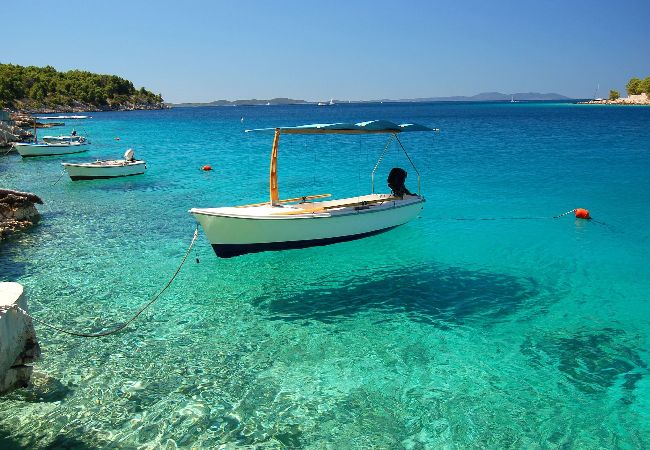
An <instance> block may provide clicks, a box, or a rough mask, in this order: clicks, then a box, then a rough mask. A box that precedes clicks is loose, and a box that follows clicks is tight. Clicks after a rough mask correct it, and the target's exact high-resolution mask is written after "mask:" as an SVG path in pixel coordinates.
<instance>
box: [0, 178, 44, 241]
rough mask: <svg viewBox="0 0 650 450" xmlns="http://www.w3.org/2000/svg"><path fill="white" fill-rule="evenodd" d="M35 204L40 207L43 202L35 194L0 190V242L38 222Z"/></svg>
mask: <svg viewBox="0 0 650 450" xmlns="http://www.w3.org/2000/svg"><path fill="white" fill-rule="evenodd" d="M36 204H39V205H42V204H43V200H41V198H40V197H39V196H37V195H35V194H31V193H29V192H21V191H14V190H11V189H0V242H2V241H3V240H4V239H7V238H8V237H10V236H11V235H13V234H14V233H17V232H20V231H23V230H26V229H27V228H30V227H32V226H33V225H35V224H36V223H37V222H38V221H39V219H40V218H41V215H40V214H39V212H38V210H37V209H36Z"/></svg>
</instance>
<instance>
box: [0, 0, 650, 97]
mask: <svg viewBox="0 0 650 450" xmlns="http://www.w3.org/2000/svg"><path fill="white" fill-rule="evenodd" d="M3 3H4V4H3V5H2V8H0V10H1V12H2V14H1V15H2V17H3V18H2V23H3V27H2V36H3V37H2V41H3V43H2V44H0V62H3V63H14V64H21V65H38V66H44V65H48V64H49V65H52V66H54V67H55V68H57V69H58V70H69V69H74V68H78V69H83V70H89V71H92V72H99V73H111V74H116V75H120V76H123V77H125V78H128V79H130V80H131V81H133V82H134V84H135V85H136V87H139V86H145V87H147V88H148V89H151V90H153V91H154V92H156V93H158V92H159V93H162V94H163V97H164V98H165V100H167V101H171V102H182V101H212V100H217V99H231V100H232V99H238V98H272V97H291V98H299V99H306V100H325V99H330V98H336V99H351V100H365V99H379V98H394V99H397V98H415V97H432V96H447V95H473V94H476V93H479V92H485V91H499V92H504V93H513V92H529V91H536V92H557V93H560V94H564V95H567V96H571V97H585V98H586V97H591V96H593V94H594V91H595V89H596V85H597V84H600V93H599V95H600V96H606V95H607V93H608V91H609V89H611V88H614V89H618V90H620V91H621V92H623V91H624V88H625V84H626V82H627V81H628V80H629V78H631V77H632V76H639V77H646V76H650V59H649V58H648V44H649V43H650V22H649V19H648V18H649V17H650V1H648V0H634V1H633V0H622V1H618V2H611V1H610V2H605V1H599V0H595V1H583V0H579V1H571V0H564V1H559V0H557V1H556V0H538V1H525V0H519V1H512V0H504V1H497V0H493V1H489V0H483V1H475V0H470V1H460V0H458V1H451V0H449V1H433V0H432V1H411V2H406V1H404V2H396V1H390V2H389V1H382V0H375V1H352V0H348V1H342V0H341V1H338V0H330V1H327V2H324V1H319V2H316V1H310V0H302V1H281V0H276V1H236V0H231V1H212V2H209V1H192V0H185V1H179V0H176V1H167V0H159V1H157V2H153V1H152V2H145V1H138V0H131V1H122V0H117V1H115V0H112V1H94V0H88V1H51V0H50V1H29V0H22V1H8V0H5V1H4V2H3ZM8 18H10V19H8Z"/></svg>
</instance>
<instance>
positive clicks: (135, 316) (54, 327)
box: [4, 225, 199, 338]
mask: <svg viewBox="0 0 650 450" xmlns="http://www.w3.org/2000/svg"><path fill="white" fill-rule="evenodd" d="M198 236H199V227H198V225H197V227H196V230H194V236H193V237H192V242H190V246H189V247H188V248H187V251H186V252H185V256H183V259H182V260H181V263H180V264H179V265H178V267H177V268H176V271H175V272H174V275H172V277H171V278H170V279H169V281H167V284H165V286H164V287H163V288H162V289H161V290H160V292H158V293H157V294H155V295H154V296H153V297H151V299H150V300H149V301H148V302H147V303H145V304H144V305H142V306H141V307H140V309H138V311H137V312H136V313H135V314H134V315H133V317H131V318H130V319H129V320H128V321H127V322H125V323H123V324H122V325H120V326H118V327H117V328H115V329H113V330H109V331H103V332H101V333H81V332H77V331H70V330H64V329H63V328H60V327H57V326H56V325H52V324H50V323H48V322H46V321H44V320H42V319H38V318H36V317H34V316H32V315H31V314H29V313H28V312H27V311H25V310H24V309H23V308H21V307H20V306H18V305H13V306H10V307H8V308H4V309H12V308H15V309H17V310H18V311H20V312H21V313H23V314H24V315H26V316H27V317H29V318H30V319H32V320H34V321H36V322H38V323H40V324H41V325H44V326H46V327H47V328H50V329H52V330H55V331H58V332H59V333H64V334H69V335H71V336H77V337H87V338H97V337H104V336H109V335H111V334H115V333H118V332H120V331H122V330H123V329H124V328H126V327H127V326H128V325H129V324H130V323H131V322H133V321H134V320H135V319H137V318H138V316H140V314H142V313H143V312H144V311H145V310H146V309H147V308H149V307H150V306H151V305H152V304H153V303H154V302H155V301H156V300H158V298H160V296H161V295H162V294H163V292H165V291H166V290H167V288H168V287H169V286H171V284H172V283H173V282H174V279H175V278H176V275H178V273H179V272H180V271H181V268H182V267H183V265H184V264H185V261H186V260H187V257H188V256H189V255H190V252H191V251H192V247H194V243H195V242H196V239H197V238H198Z"/></svg>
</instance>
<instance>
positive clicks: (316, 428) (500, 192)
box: [0, 103, 650, 449]
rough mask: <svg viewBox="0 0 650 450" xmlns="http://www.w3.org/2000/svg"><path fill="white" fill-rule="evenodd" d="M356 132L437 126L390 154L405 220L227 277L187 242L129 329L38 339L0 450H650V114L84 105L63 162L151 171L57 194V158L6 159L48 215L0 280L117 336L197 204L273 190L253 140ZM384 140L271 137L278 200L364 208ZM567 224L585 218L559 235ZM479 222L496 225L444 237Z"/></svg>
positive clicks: (7, 254)
mask: <svg viewBox="0 0 650 450" xmlns="http://www.w3.org/2000/svg"><path fill="white" fill-rule="evenodd" d="M242 118H243V122H242V121H241V119H242ZM371 119H387V120H393V121H397V122H418V123H423V124H426V125H429V126H433V127H439V128H441V131H440V133H436V134H435V135H434V134H431V133H411V134H408V135H403V137H402V138H401V139H402V142H403V143H404V144H405V146H406V147H407V148H408V149H409V150H410V152H411V156H412V158H413V160H414V161H415V163H416V164H417V166H418V168H419V170H420V173H421V174H422V192H423V194H424V195H425V197H426V198H427V203H426V204H425V208H424V210H423V212H422V215H421V217H420V218H418V219H416V220H414V221H412V222H411V223H409V224H407V225H405V226H403V227H400V228H398V229H395V230H393V231H391V232H388V233H385V234H383V235H379V236H375V237H372V238H368V239H364V240H360V241H355V242H350V243H344V244H337V245H333V246H329V247H320V248H312V249H305V250H293V251H285V252H274V253H261V254H254V255H247V256H242V257H239V258H233V259H229V260H221V259H217V258H216V257H215V256H214V254H213V252H212V249H211V247H210V246H209V242H208V241H207V239H206V238H205V237H204V236H203V235H201V236H200V238H199V241H198V242H197V246H196V250H195V252H194V253H195V254H193V255H192V258H191V259H190V261H189V262H188V263H187V265H186V266H185V267H184V268H183V270H182V272H181V273H180V275H179V277H178V278H177V280H176V282H175V283H174V284H173V285H172V287H171V288H170V289H169V290H168V291H167V292H166V293H165V295H164V296H163V297H162V298H161V299H160V300H159V301H158V303H156V304H155V306H154V307H153V308H152V309H150V310H149V311H148V312H147V313H145V315H144V316H143V317H142V318H141V320H139V321H137V322H136V323H135V324H134V325H132V326H131V327H129V329H128V331H126V332H123V333H121V334H118V335H115V336H112V337H109V338H104V339H85V340H84V339H79V338H72V337H69V336H65V335H61V334H57V333H54V332H52V331H50V330H48V329H47V328H44V327H42V326H39V325H36V331H37V334H38V336H39V339H40V342H41V346H42V349H43V358H42V359H41V360H40V361H38V362H37V363H36V364H35V377H34V386H33V387H32V388H30V389H22V390H18V391H16V392H14V393H12V394H10V395H8V396H5V397H3V398H1V399H0V447H2V448H13V447H25V448H96V447H109V448H110V447H120V448H136V447H141V448H158V447H159V448H168V449H171V448H176V447H178V448H192V447H194V448H214V447H218V446H223V447H224V448H240V447H245V448H313V449H321V448H332V449H339V448H407V449H418V448H441V447H457V448H467V447H481V448H485V447H487V448H553V447H558V446H565V447H568V448H574V447H577V448H614V447H622V448H647V447H649V446H650V369H649V368H648V364H649V363H650V357H649V354H648V351H649V349H650V344H649V342H648V335H649V333H650V306H649V304H650V303H649V301H648V300H649V297H650V267H649V264H648V260H649V256H650V227H649V226H648V223H650V208H649V207H648V205H650V108H642V107H640V108H635V107H606V106H605V107H604V106H581V105H571V104H525V103H518V104H513V105H511V104H385V105H337V106H333V107H312V106H292V107H276V106H272V107H222V108H199V109H173V110H167V111H153V112H124V113H93V118H92V119H91V120H86V121H80V122H77V124H76V125H75V127H76V128H77V130H78V131H80V132H82V133H85V134H87V135H88V136H89V137H90V140H91V141H92V145H91V146H90V147H89V152H88V153H86V154H80V155H74V156H69V157H67V158H65V160H73V161H80V160H93V159H96V158H112V157H115V158H117V157H119V156H121V154H122V153H123V152H124V150H125V149H126V148H127V147H132V148H134V149H135V151H136V156H138V157H141V158H143V159H146V160H147V162H148V167H149V170H148V172H147V173H146V174H145V175H143V176H139V177H132V178H126V179H121V180H98V181H87V182H71V181H70V180H69V179H67V178H66V177H64V178H61V180H60V181H59V182H58V183H56V184H54V183H55V182H56V181H57V179H58V178H59V176H60V174H61V166H60V164H59V163H60V162H61V161H63V160H64V159H63V158H57V157H54V158H30V159H26V160H22V159H21V158H20V157H19V156H17V155H9V156H5V157H2V158H0V185H2V186H3V187H11V188H14V189H21V190H27V191H31V192H35V193H36V194H38V195H40V196H41V197H42V198H43V200H44V202H45V204H44V205H42V206H40V207H39V210H40V211H41V212H42V214H43V219H42V221H41V223H40V224H39V225H38V226H37V227H36V228H34V229H33V230H32V231H31V232H29V233H27V234H24V235H22V236H21V237H19V238H17V239H14V240H12V241H10V242H9V243H6V244H3V245H2V246H1V247H0V280H2V281H18V282H20V283H22V284H24V285H25V287H26V290H27V295H28V299H29V304H30V308H31V310H32V312H33V314H34V315H36V316H38V317H40V318H43V319H46V320H48V321H51V322H53V323H55V324H59V325H63V326H65V327H66V328H69V329H74V330H82V331H89V332H93V331H94V332H96V331H99V330H102V329H105V328H110V327H112V326H115V325H116V324H118V323H120V322H123V321H124V320H125V319H126V318H128V317H129V316H130V315H131V314H132V313H133V312H134V310H135V309H136V308H137V307H138V306H139V305H141V304H142V303H143V302H144V301H146V300H147V299H148V298H149V297H150V296H151V295H152V294H153V293H155V292H156V291H157V290H158V289H160V288H161V287H162V286H163V284H164V283H165V282H166V281H167V280H168V279H169V277H170V276H171V274H172V273H173V271H174V270H175V268H176V266H177V265H178V263H179V262H180V259H181V257H182V256H183V254H184V251H185V250H186V248H187V246H188V245H189V242H190V239H191V236H192V233H193V231H194V226H195V222H194V220H193V218H192V217H191V216H190V215H189V214H188V213H187V211H188V210H189V209H190V208H192V207H209V206H222V205H231V204H238V203H243V202H258V201H264V200H266V199H267V197H268V161H269V155H270V149H271V141H272V136H269V135H260V134H251V133H246V134H245V133H243V130H244V129H246V128H254V127H270V126H276V125H298V124H305V123H314V122H321V123H327V122H334V121H362V120H371ZM70 124H71V123H69V124H68V125H70ZM70 128H71V127H70V126H68V127H66V128H64V129H62V131H66V132H67V131H69V130H70ZM59 130H61V129H54V132H55V133H58V132H59ZM115 137H120V140H119V141H116V140H115V139H114V138H115ZM384 143H385V139H384V138H382V137H376V136H365V137H342V136H329V137H328V136H311V137H308V136H283V137H282V142H281V146H280V159H279V180H280V195H281V196H282V197H284V198H286V197H296V196H302V195H310V194H320V193H331V194H333V195H335V196H354V195H357V194H363V193H366V192H367V191H368V190H369V188H370V171H371V170H372V167H373V165H374V163H375V161H376V158H377V157H378V155H379V153H380V152H381V150H382V148H383V145H384ZM205 164H209V165H211V166H212V167H213V168H214V169H215V170H214V171H213V172H202V171H200V170H199V169H200V167H201V166H203V165H205ZM395 165H399V166H402V167H405V168H406V169H407V170H408V171H409V179H408V181H407V185H408V186H409V187H411V188H415V186H416V184H417V183H416V177H415V173H414V171H413V170H411V169H409V166H408V162H407V161H405V160H404V158H403V157H402V156H400V155H399V153H398V152H397V149H396V148H391V151H390V152H389V153H388V157H387V160H386V161H385V162H384V163H383V165H382V166H381V167H380V171H379V175H378V176H377V180H378V181H377V185H378V186H380V187H381V189H382V190H384V184H385V183H384V180H385V177H386V174H387V173H388V171H389V169H390V168H391V167H393V166H395ZM577 207H584V208H588V209H590V210H591V213H592V216H593V217H594V218H595V219H596V220H597V222H596V221H591V222H589V221H581V220H576V219H574V218H573V217H572V216H566V217H563V218H561V219H555V220H554V219H550V217H552V216H555V215H557V214H560V213H563V212H565V211H567V210H570V209H573V208H577ZM513 217H519V218H520V217H531V218H533V217H534V218H540V219H530V220H523V219H519V220H509V219H507V218H513ZM545 217H548V219H544V218H545ZM485 218H491V219H497V220H457V219H485ZM195 257H198V258H199V260H200V263H199V264H197V263H196V262H195Z"/></svg>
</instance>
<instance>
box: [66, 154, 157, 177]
mask: <svg viewBox="0 0 650 450" xmlns="http://www.w3.org/2000/svg"><path fill="white" fill-rule="evenodd" d="M61 164H62V165H63V167H64V168H65V170H66V172H68V175H70V178H71V179H72V181H77V180H94V179H100V178H118V177H129V176H132V175H140V174H143V173H144V172H145V170H147V165H146V163H145V161H142V160H137V159H135V158H134V155H133V150H132V149H128V150H127V151H126V152H125V153H124V159H113V160H104V161H102V160H97V161H94V162H90V163H61Z"/></svg>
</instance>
